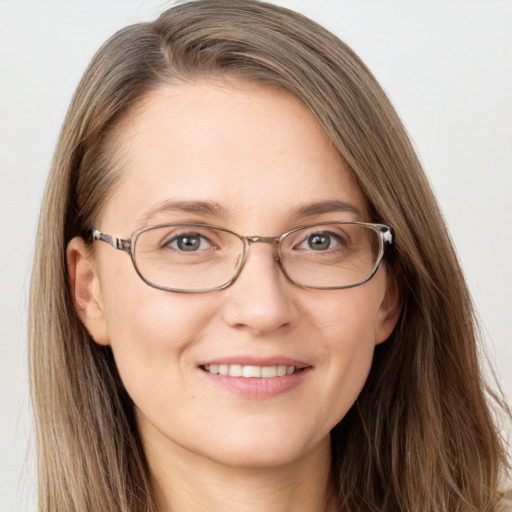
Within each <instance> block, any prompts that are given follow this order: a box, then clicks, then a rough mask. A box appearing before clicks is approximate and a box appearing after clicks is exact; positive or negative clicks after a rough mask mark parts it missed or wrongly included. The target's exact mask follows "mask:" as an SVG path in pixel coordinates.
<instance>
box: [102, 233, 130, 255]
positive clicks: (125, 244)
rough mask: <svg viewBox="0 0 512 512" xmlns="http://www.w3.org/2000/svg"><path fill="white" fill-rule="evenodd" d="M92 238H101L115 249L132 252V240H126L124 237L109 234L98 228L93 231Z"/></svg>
mask: <svg viewBox="0 0 512 512" xmlns="http://www.w3.org/2000/svg"><path fill="white" fill-rule="evenodd" d="M92 239H93V241H96V240H99V241H100V242H105V243H106V244H108V245H110V246H112V247H113V248H114V249H118V250H120V251H125V252H130V251H131V246H132V241H131V240H126V239H124V238H120V237H118V236H113V235H107V234H105V233H101V232H100V231H98V230H97V229H94V230H93V231H92Z"/></svg>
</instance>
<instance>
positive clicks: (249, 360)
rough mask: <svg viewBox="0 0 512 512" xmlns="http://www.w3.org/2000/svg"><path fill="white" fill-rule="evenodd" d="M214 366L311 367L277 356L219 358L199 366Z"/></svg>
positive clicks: (289, 358)
mask: <svg viewBox="0 0 512 512" xmlns="http://www.w3.org/2000/svg"><path fill="white" fill-rule="evenodd" d="M207 364H208V365H212V364H218V365H221V364H226V365H233V364H238V365H241V366H294V367H295V368H299V369H300V368H306V367H309V366H311V365H310V364H307V363H305V362H303V361H298V360H297V359H293V358H291V357H285V356H275V357H263V358H262V357H254V356H231V357H219V358H216V359H209V360H207V361H203V362H202V363H200V364H199V366H205V365H207Z"/></svg>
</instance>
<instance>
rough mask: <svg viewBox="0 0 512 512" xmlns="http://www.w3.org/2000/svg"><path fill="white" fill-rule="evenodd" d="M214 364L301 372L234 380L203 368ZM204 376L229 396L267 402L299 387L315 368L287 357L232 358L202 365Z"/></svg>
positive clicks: (236, 378) (200, 366) (235, 378)
mask: <svg viewBox="0 0 512 512" xmlns="http://www.w3.org/2000/svg"><path fill="white" fill-rule="evenodd" d="M205 364H208V365H212V364H218V365H220V364H227V365H233V364H238V365H242V366H281V365H283V366H295V368H298V369H299V371H298V372H296V373H293V374H291V375H284V376H282V377H272V378H258V377H251V378H244V377H231V376H229V375H215V374H213V373H209V372H208V371H206V370H204V369H203V368H202V367H203V366H204V365H205ZM199 368H200V370H201V374H202V375H204V377H205V378H207V379H209V381H210V382H213V383H214V384H215V385H218V386H220V387H221V388H223V389H225V390H226V391H228V392H230V393H235V394H237V395H240V396H242V397H244V398H252V399H265V398H272V397H275V396H277V395H280V394H282V393H285V392H287V391H290V390H292V389H294V388H296V387H297V386H299V385H300V384H301V383H302V382H303V381H304V379H306V378H307V376H308V375H309V373H310V372H311V370H312V369H313V367H312V366H311V365H308V364H306V363H304V362H301V361H297V360H295V359H291V358H288V357H273V358H258V357H246V356H243V357H229V358H220V359H215V360H211V361H208V362H205V363H203V364H201V365H199Z"/></svg>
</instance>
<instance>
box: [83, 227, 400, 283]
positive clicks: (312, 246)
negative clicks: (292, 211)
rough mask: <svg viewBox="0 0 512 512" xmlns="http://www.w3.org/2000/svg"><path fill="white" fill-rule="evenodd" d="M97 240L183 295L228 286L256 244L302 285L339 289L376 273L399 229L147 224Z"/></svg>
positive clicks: (151, 280)
mask: <svg viewBox="0 0 512 512" xmlns="http://www.w3.org/2000/svg"><path fill="white" fill-rule="evenodd" d="M91 234H92V239H93V240H94V241H95V240H99V241H102V242H105V243H107V244H109V245H111V246H112V247H114V249H118V250H121V251H125V252H127V253H129V254H130V255H131V258H132V262H133V265H134V267H135V270H136V271H137V273H138V274H139V276H140V277H141V278H142V280H143V281H144V282H145V283H147V284H148V285H149V286H153V287H154V288H159V289H161V290H167V291H171V292H182V293H202V292H210V291H215V290H222V289H223V288H227V287H228V286H230V285H232V284H233V283H234V282H235V280H236V279H237V277H238V276H239V275H240V272H241V271H242V269H243V267H244V263H245V261H246V259H247V254H248V252H249V249H250V247H251V246H252V245H253V244H256V243H265V244H272V245H275V246H276V252H275V254H276V255H275V260H276V262H277V263H278V264H279V266H280V268H281V270H282V272H283V273H284V274H285V275H286V277H287V278H288V279H289V280H290V281H291V282H292V283H295V284H296V285H298V286H300V287H303V288H313V289H319V290H333V289H340V288H351V287H353V286H358V285H361V284H363V283H365V282H366V281H368V280H369V279H371V278H372V277H373V276H374V275H375V273H376V272H377V270H378V268H379V265H380V263H381V262H382V259H383V258H384V254H385V253H386V251H387V250H388V248H389V247H390V246H391V245H392V243H393V238H394V233H393V229H392V228H390V227H389V226H386V225H384V224H370V223H364V222H346V221H343V222H322V223H319V224H314V225H311V226H303V227H299V228H295V229H292V230H291V231H288V232H286V233H284V234H282V235H281V236H276V237H263V236H241V235H238V234H237V233H234V232H233V231H230V230H229V229H225V228H222V227H218V226H211V225H209V224H196V223H182V224H176V223H171V224H160V225H157V226H146V227H143V228H141V229H138V230H137V231H135V233H133V234H132V236H131V237H130V238H128V239H122V238H119V237H117V236H113V235H107V234H105V233H101V232H100V231H98V230H93V231H92V233H91Z"/></svg>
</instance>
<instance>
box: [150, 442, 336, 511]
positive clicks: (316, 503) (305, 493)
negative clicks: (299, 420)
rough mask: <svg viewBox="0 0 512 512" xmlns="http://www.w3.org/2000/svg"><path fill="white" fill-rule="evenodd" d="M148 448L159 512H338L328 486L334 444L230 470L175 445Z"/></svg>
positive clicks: (322, 444)
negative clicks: (276, 463)
mask: <svg viewBox="0 0 512 512" xmlns="http://www.w3.org/2000/svg"><path fill="white" fill-rule="evenodd" d="M156 448H157V447H156V446H154V447H152V446H148V443H145V451H146V455H147V460H148V464H149V469H150V473H151V480H152V487H153V493H154V500H155V504H156V507H157V511H158V512H171V510H172V512H184V511H187V512H188V511H190V510H193V511H194V512H203V511H204V512H225V511H226V510H236V511H237V512H249V511H250V512H287V511H289V512H293V511H297V510H308V511H310V510H311V511H315V512H334V511H335V510H337V508H336V505H335V500H334V496H333V495H332V496H331V485H330V464H331V454H330V441H329V439H326V440H324V441H323V442H322V443H321V445H320V446H317V447H315V449H314V450H312V451H311V452H310V453H305V454H304V455H302V456H301V457H300V458H299V459H298V460H294V461H292V462H289V463H287V464H283V465H279V466H272V467H244V466H243V465H240V466H238V465H237V466H236V467H235V466H227V465H224V464H220V463H218V462H216V461H212V460H210V459H207V458H204V457H202V456H200V455H197V454H192V453H190V452H189V451H187V450H186V449H184V448H182V447H179V446H174V447H173V449H172V450H169V451H167V450H166V451H162V450H161V447H160V449H158V450H157V449H156Z"/></svg>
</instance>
